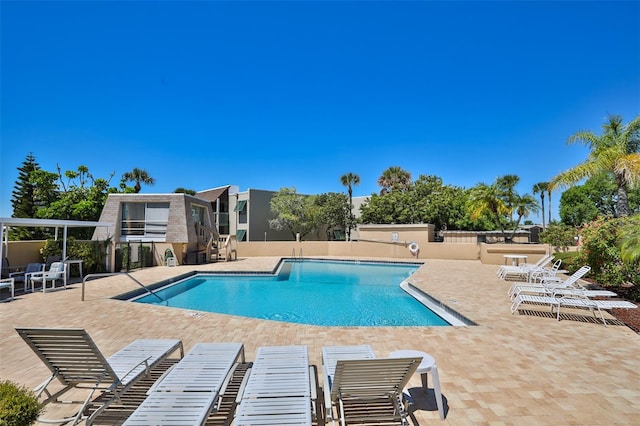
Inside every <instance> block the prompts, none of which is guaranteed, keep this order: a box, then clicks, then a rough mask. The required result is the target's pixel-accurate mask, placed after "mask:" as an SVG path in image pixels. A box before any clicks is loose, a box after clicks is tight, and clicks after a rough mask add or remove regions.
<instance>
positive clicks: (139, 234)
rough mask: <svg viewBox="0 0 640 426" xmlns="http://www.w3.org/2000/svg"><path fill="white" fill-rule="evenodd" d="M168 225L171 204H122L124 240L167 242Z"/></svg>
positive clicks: (122, 237)
mask: <svg viewBox="0 0 640 426" xmlns="http://www.w3.org/2000/svg"><path fill="white" fill-rule="evenodd" d="M168 223H169V203H122V222H121V227H120V236H121V239H122V240H125V241H159V242H161V241H165V240H166V235H167V225H168Z"/></svg>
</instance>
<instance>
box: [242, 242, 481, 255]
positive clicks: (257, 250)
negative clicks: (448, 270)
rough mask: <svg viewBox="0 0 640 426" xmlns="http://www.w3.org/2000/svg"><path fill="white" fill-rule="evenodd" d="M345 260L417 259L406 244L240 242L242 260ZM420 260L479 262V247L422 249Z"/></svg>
mask: <svg viewBox="0 0 640 426" xmlns="http://www.w3.org/2000/svg"><path fill="white" fill-rule="evenodd" d="M294 253H295V256H296V257H299V256H300V255H301V254H302V257H313V256H344V257H381V258H393V259H416V257H414V256H413V255H412V254H411V252H409V248H408V245H407V244H405V243H396V244H393V243H390V242H389V243H386V242H371V241H351V242H345V241H302V242H299V243H297V242H295V241H271V242H258V241H254V242H238V256H239V257H259V256H284V257H291V256H294ZM417 258H418V259H464V260H470V259H471V260H475V259H478V258H479V250H478V245H477V244H455V245H454V244H440V243H431V244H429V243H425V244H421V245H420V251H419V252H418V257H417Z"/></svg>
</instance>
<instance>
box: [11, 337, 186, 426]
mask: <svg viewBox="0 0 640 426" xmlns="http://www.w3.org/2000/svg"><path fill="white" fill-rule="evenodd" d="M16 331H17V332H18V334H19V335H20V337H22V339H23V340H24V341H25V342H26V343H27V344H28V345H29V347H31V349H33V351H34V352H35V353H36V355H38V358H40V360H41V361H42V362H43V363H44V364H45V365H46V366H47V368H48V369H49V370H50V371H51V376H50V377H49V378H48V379H47V380H45V381H44V382H43V383H42V384H41V385H39V386H38V387H37V388H36V389H35V392H36V395H37V396H38V397H39V398H40V397H41V396H43V395H44V400H43V401H41V402H42V403H43V404H48V403H49V402H51V401H57V402H63V401H61V400H59V399H58V398H59V397H60V396H62V395H63V394H65V393H67V392H68V391H70V390H71V389H74V388H75V389H88V395H87V397H86V399H85V400H84V401H81V404H82V405H81V407H80V409H79V411H78V412H77V414H76V415H75V416H73V417H69V418H65V419H60V420H47V419H39V421H40V422H44V423H68V422H71V424H73V425H75V424H78V422H80V421H81V420H83V419H85V418H86V420H87V424H91V421H92V420H93V419H94V418H95V416H97V415H98V414H99V413H100V412H101V411H102V410H103V409H104V408H106V407H107V405H108V404H109V403H111V402H112V401H114V400H117V399H118V398H119V397H120V395H122V394H123V393H124V392H126V391H127V390H128V389H129V388H130V387H131V386H133V385H134V384H135V383H136V382H137V381H138V380H139V379H141V378H142V377H144V376H145V375H147V374H148V373H149V371H150V370H151V369H153V368H154V367H155V366H157V365H158V364H159V363H160V362H161V361H163V360H164V359H166V358H167V357H168V356H169V355H171V354H172V353H173V352H175V351H176V350H180V356H181V357H182V355H183V353H182V351H183V349H182V342H181V341H180V340H173V339H140V340H136V341H134V342H133V343H131V344H129V345H128V346H126V347H124V348H123V349H121V350H120V351H118V352H116V353H115V354H113V355H111V356H110V357H108V358H106V357H105V356H104V355H103V354H102V353H101V352H100V350H99V349H98V347H97V346H96V344H95V343H94V342H93V340H92V339H91V337H90V336H89V334H87V332H86V331H85V330H83V329H75V328H70V329H54V328H52V329H48V328H16ZM55 379H58V381H59V382H60V384H61V385H62V388H60V386H59V385H55V384H54V383H53V382H54V381H55ZM54 387H55V389H54ZM98 390H103V391H108V392H111V393H112V394H113V398H111V399H109V400H108V402H106V403H105V404H104V405H102V406H101V407H99V408H98V409H97V410H96V411H95V412H93V413H92V414H91V416H90V417H89V418H87V415H86V413H85V409H86V408H87V406H88V405H89V403H90V402H91V400H92V397H93V395H94V393H95V392H96V391H98Z"/></svg>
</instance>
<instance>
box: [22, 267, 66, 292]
mask: <svg viewBox="0 0 640 426" xmlns="http://www.w3.org/2000/svg"><path fill="white" fill-rule="evenodd" d="M58 280H62V284H63V286H64V288H65V290H66V289H67V271H66V269H65V263H64V262H53V263H52V264H51V267H49V270H47V271H41V272H32V273H31V274H30V275H29V281H30V282H31V291H35V283H42V292H43V293H46V292H47V282H48V281H50V282H51V289H55V287H56V282H57V281H58Z"/></svg>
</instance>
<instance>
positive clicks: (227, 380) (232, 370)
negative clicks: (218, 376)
mask: <svg viewBox="0 0 640 426" xmlns="http://www.w3.org/2000/svg"><path fill="white" fill-rule="evenodd" d="M236 368H238V364H233V367H231V368H230V369H229V371H228V372H227V375H226V376H225V377H224V381H223V382H222V386H220V392H219V394H220V398H222V395H224V392H225V391H226V390H227V386H229V383H230V382H231V379H232V378H233V374H234V373H235V372H236Z"/></svg>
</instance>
